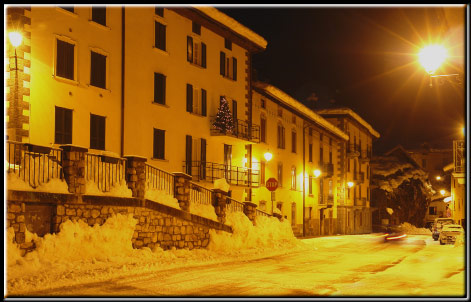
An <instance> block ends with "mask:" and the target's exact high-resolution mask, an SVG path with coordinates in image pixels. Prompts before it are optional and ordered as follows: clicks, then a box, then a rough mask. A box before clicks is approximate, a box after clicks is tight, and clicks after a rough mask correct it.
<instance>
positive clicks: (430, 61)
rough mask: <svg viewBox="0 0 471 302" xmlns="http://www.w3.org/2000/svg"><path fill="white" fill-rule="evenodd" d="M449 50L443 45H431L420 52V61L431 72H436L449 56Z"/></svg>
mask: <svg viewBox="0 0 471 302" xmlns="http://www.w3.org/2000/svg"><path fill="white" fill-rule="evenodd" d="M447 56H448V55H447V50H446V48H445V47H443V46H442V45H438V44H434V45H429V46H426V47H424V48H422V50H421V51H420V52H419V63H420V64H421V65H422V67H423V68H425V71H426V72H427V73H429V74H434V73H435V71H436V70H437V69H438V68H439V67H440V65H442V64H443V62H445V59H446V58H447Z"/></svg>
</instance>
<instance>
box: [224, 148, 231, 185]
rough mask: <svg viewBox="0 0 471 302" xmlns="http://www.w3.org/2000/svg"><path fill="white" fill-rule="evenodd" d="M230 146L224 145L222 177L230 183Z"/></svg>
mask: <svg viewBox="0 0 471 302" xmlns="http://www.w3.org/2000/svg"><path fill="white" fill-rule="evenodd" d="M231 166H232V146H231V145H226V144H224V177H225V178H226V180H227V183H231V181H230V180H231Z"/></svg>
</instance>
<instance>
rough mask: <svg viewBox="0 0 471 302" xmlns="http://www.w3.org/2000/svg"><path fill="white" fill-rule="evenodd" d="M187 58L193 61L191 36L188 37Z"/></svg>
mask: <svg viewBox="0 0 471 302" xmlns="http://www.w3.org/2000/svg"><path fill="white" fill-rule="evenodd" d="M186 60H187V61H188V62H190V63H193V38H192V37H190V36H187V37H186Z"/></svg>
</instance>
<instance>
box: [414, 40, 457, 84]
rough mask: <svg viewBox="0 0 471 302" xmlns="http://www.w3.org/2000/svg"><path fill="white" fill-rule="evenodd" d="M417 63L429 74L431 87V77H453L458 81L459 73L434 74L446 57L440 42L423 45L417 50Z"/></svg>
mask: <svg viewBox="0 0 471 302" xmlns="http://www.w3.org/2000/svg"><path fill="white" fill-rule="evenodd" d="M418 57H419V63H420V64H421V65H422V67H423V68H424V69H425V71H426V72H427V73H428V74H429V76H430V87H432V78H443V79H444V78H448V77H455V78H456V79H457V81H458V82H459V81H460V79H459V74H439V75H436V74H435V72H436V71H437V70H438V68H440V66H441V65H442V64H443V63H445V61H446V59H447V58H448V51H447V49H446V48H445V47H444V46H443V45H440V44H432V45H428V46H425V47H424V48H422V49H421V50H420V51H419V54H418Z"/></svg>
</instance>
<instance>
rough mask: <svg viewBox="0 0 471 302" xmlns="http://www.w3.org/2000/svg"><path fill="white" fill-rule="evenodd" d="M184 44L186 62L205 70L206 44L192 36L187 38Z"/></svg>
mask: <svg viewBox="0 0 471 302" xmlns="http://www.w3.org/2000/svg"><path fill="white" fill-rule="evenodd" d="M186 44H187V45H186V46H187V53H186V60H187V61H188V62H190V63H192V64H195V65H198V66H200V67H202V68H206V44H205V43H203V42H201V41H199V40H198V39H197V38H193V37H192V36H187V39H186Z"/></svg>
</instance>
